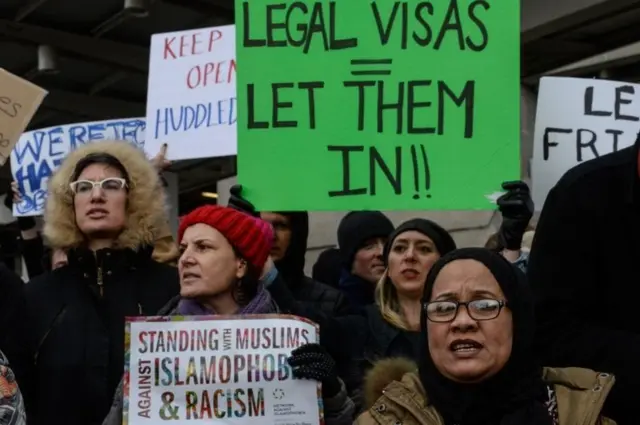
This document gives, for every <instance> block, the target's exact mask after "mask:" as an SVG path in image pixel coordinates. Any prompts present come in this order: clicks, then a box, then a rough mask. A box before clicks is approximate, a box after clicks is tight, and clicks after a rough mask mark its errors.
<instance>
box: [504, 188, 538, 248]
mask: <svg viewBox="0 0 640 425" xmlns="http://www.w3.org/2000/svg"><path fill="white" fill-rule="evenodd" d="M502 189H504V190H506V191H507V193H505V194H504V195H502V196H501V197H499V198H498V201H497V204H498V210H499V211H500V213H501V214H502V225H501V226H500V231H499V232H498V239H499V241H500V245H501V246H502V248H503V249H508V250H510V251H519V250H520V246H521V245H522V237H523V236H524V232H525V231H526V230H527V227H528V226H529V221H530V220H531V217H533V211H534V206H533V200H532V199H531V192H530V191H529V186H527V184H526V183H525V182H522V181H514V182H504V183H502Z"/></svg>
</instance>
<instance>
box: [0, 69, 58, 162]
mask: <svg viewBox="0 0 640 425" xmlns="http://www.w3.org/2000/svg"><path fill="white" fill-rule="evenodd" d="M47 93H48V92H47V91H46V90H44V89H42V88H40V87H38V86H36V85H35V84H32V83H30V82H29V81H27V80H23V79H22V78H20V77H17V76H15V75H13V74H11V73H9V72H7V71H5V70H4V69H0V166H2V165H4V163H5V162H7V159H9V155H10V153H11V149H13V147H14V146H15V144H16V142H17V141H18V139H19V138H20V134H22V132H23V131H24V129H25V128H27V125H29V121H31V118H32V117H33V116H34V115H35V113H36V111H37V110H38V107H39V106H40V104H41V103H42V100H43V99H44V97H45V96H46V95H47Z"/></svg>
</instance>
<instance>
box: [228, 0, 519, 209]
mask: <svg viewBox="0 0 640 425" xmlns="http://www.w3.org/2000/svg"><path fill="white" fill-rule="evenodd" d="M519 3H520V2H518V1H501V2H493V1H485V0H438V1H435V0H432V1H417V0H408V1H391V0H379V1H364V0H348V1H346V0H345V1H322V0H318V1H310V0H306V1H278V2H271V1H269V0H247V1H242V0H236V8H235V10H236V31H237V32H236V56H237V62H238V70H237V77H238V83H237V87H238V107H239V110H238V179H239V182H240V183H241V184H242V185H243V186H244V187H245V192H244V193H245V194H246V196H247V198H248V199H249V200H251V201H252V202H253V203H254V204H255V205H256V206H257V207H258V208H259V209H261V210H350V209H357V210H362V209H381V210H416V209H441V210H442V209H491V208H495V205H494V204H493V203H492V202H491V201H490V200H489V198H491V195H492V194H494V193H495V192H496V191H497V190H499V189H500V184H501V182H502V181H505V180H513V179H517V178H518V177H519V168H520V160H519V139H520V133H519V131H520V130H519V128H520V112H519V105H520V97H519V95H520V91H519V87H520V70H519V61H520V55H519V53H520V49H519V46H520V33H519V22H520V11H519Z"/></svg>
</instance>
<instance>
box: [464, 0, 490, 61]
mask: <svg viewBox="0 0 640 425" xmlns="http://www.w3.org/2000/svg"><path fill="white" fill-rule="evenodd" d="M479 6H481V7H482V8H484V10H489V9H490V7H491V6H490V5H489V3H487V2H486V1H485V0H475V1H472V2H471V3H470V4H469V8H468V13H469V20H470V21H471V22H473V23H474V24H476V26H477V27H478V31H480V36H481V40H480V43H477V44H476V43H474V42H473V40H471V37H469V36H467V38H466V42H467V47H469V48H470V49H471V50H473V51H474V52H481V51H483V50H484V49H485V48H486V47H487V44H489V31H487V26H486V25H485V24H484V22H482V19H480V18H478V16H477V15H476V8H478V7H479Z"/></svg>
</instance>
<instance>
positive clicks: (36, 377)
mask: <svg viewBox="0 0 640 425" xmlns="http://www.w3.org/2000/svg"><path fill="white" fill-rule="evenodd" d="M48 190H49V193H48V200H47V205H46V208H45V215H44V219H45V226H44V237H45V239H46V240H47V242H48V244H49V245H50V246H51V247H52V248H53V249H58V250H62V251H64V252H66V253H67V257H68V258H67V261H68V264H66V265H64V266H62V267H60V268H57V269H56V270H53V271H52V272H50V273H47V274H44V275H41V276H38V277H37V278H35V279H32V280H31V281H30V282H29V283H28V284H27V285H26V299H27V314H28V316H29V319H30V320H29V323H28V326H29V332H28V335H27V336H28V338H29V341H30V347H29V348H30V351H31V358H30V363H31V364H30V368H29V370H28V371H26V372H25V375H26V378H25V380H24V381H23V380H22V379H21V375H20V373H18V372H17V375H18V382H19V383H20V385H21V387H24V393H25V399H26V403H27V416H28V417H29V423H30V424H35V425H39V424H47V425H56V424H65V425H92V424H100V423H101V422H102V420H103V419H104V417H105V415H106V414H107V412H108V411H109V407H110V405H111V400H112V398H113V395H114V392H115V389H116V387H117V385H118V382H119V381H120V378H121V376H122V371H123V370H124V325H125V317H127V316H139V315H153V314H155V313H156V312H157V311H158V310H159V309H160V308H162V307H163V306H164V305H165V304H166V303H167V302H168V301H169V300H170V299H172V298H173V297H174V296H175V295H177V294H178V292H179V290H180V286H179V279H178V271H177V269H176V268H175V267H171V266H169V265H166V264H161V263H159V262H157V261H155V260H154V259H153V258H152V253H153V250H154V245H156V247H157V244H156V241H157V240H158V238H159V236H160V235H161V233H162V232H163V231H164V229H166V220H167V217H166V214H165V197H164V189H163V187H162V184H161V181H160V178H159V176H158V173H157V170H156V169H155V168H154V166H153V165H152V164H151V162H150V161H149V160H148V159H147V158H146V156H145V154H144V153H143V152H142V151H141V150H139V149H138V148H136V147H134V146H133V145H132V144H130V143H128V142H115V141H114V142H110V141H109V142H107V141H105V142H95V143H91V144H87V145H85V146H82V147H80V148H79V149H77V150H76V151H74V152H72V153H70V154H69V155H68V156H67V157H66V159H65V160H64V161H63V163H62V164H61V165H60V167H59V169H58V170H57V171H56V173H55V174H54V175H53V176H52V178H51V179H50V181H49V186H48Z"/></svg>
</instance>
